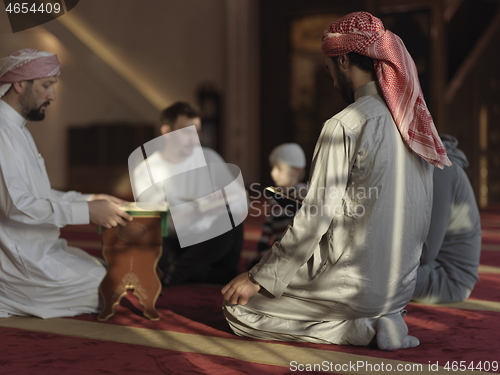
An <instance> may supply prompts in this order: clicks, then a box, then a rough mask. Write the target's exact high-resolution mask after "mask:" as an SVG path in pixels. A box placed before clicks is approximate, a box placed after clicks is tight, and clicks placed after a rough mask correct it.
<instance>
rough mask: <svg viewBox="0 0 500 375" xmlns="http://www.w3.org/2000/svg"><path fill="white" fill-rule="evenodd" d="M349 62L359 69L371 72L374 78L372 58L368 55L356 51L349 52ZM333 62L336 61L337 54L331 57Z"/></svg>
mask: <svg viewBox="0 0 500 375" xmlns="http://www.w3.org/2000/svg"><path fill="white" fill-rule="evenodd" d="M347 56H349V62H350V63H351V64H352V65H355V66H357V67H358V68H359V69H361V70H364V71H365V72H367V73H371V74H372V76H373V78H376V74H375V68H374V66H373V59H372V58H371V57H368V56H364V55H361V54H359V53H357V52H349V53H348V54H347ZM332 59H333V62H335V63H337V59H338V56H335V57H332Z"/></svg>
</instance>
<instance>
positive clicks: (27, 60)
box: [0, 48, 61, 96]
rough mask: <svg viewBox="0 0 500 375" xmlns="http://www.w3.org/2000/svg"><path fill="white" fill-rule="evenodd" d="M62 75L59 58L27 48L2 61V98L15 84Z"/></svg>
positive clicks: (0, 91)
mask: <svg viewBox="0 0 500 375" xmlns="http://www.w3.org/2000/svg"><path fill="white" fill-rule="evenodd" d="M60 74H61V69H60V65H59V60H58V59H57V56H56V55H54V54H53V53H50V52H43V51H38V50H36V49H32V48H25V49H21V50H19V51H16V52H14V53H12V54H11V55H9V56H7V57H4V58H3V59H1V60H0V96H2V95H4V94H5V93H6V92H7V90H8V89H9V88H10V86H11V84H12V83H13V82H19V81H27V80H30V79H38V78H45V77H54V76H58V75H60Z"/></svg>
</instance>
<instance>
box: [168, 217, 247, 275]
mask: <svg viewBox="0 0 500 375" xmlns="http://www.w3.org/2000/svg"><path fill="white" fill-rule="evenodd" d="M242 246H243V224H240V225H238V226H237V227H235V228H233V229H232V230H230V231H228V232H226V233H223V234H221V235H220V236H217V237H215V238H212V239H210V240H207V241H205V242H201V243H198V244H196V245H192V246H187V247H185V248H181V247H180V245H179V240H178V239H177V238H168V237H166V238H164V239H163V255H162V257H161V259H160V261H159V263H158V267H160V269H161V270H162V272H163V281H162V283H163V285H178V284H183V283H210V284H226V283H227V282H229V281H230V280H232V279H233V278H234V277H236V276H237V275H238V274H239V273H240V271H239V269H238V263H239V260H240V254H241V249H242Z"/></svg>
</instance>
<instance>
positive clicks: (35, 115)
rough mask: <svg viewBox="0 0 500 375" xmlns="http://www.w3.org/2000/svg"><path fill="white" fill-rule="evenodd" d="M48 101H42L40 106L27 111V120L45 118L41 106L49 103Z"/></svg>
mask: <svg viewBox="0 0 500 375" xmlns="http://www.w3.org/2000/svg"><path fill="white" fill-rule="evenodd" d="M49 104H50V103H49V102H45V103H43V104H42V105H41V106H40V107H38V108H35V109H32V110H31V111H29V112H28V113H27V114H26V115H25V117H26V120H28V121H42V120H43V119H44V118H45V112H42V106H44V105H45V106H46V105H49Z"/></svg>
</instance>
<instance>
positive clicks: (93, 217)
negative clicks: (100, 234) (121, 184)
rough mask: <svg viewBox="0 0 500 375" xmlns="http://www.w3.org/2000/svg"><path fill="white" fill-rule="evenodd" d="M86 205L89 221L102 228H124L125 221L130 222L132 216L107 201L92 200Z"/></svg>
mask: <svg viewBox="0 0 500 375" xmlns="http://www.w3.org/2000/svg"><path fill="white" fill-rule="evenodd" d="M88 205H89V216H90V221H91V222H93V223H94V224H97V225H101V226H103V227H104V228H108V229H109V228H111V227H116V226H117V225H121V226H125V225H127V221H132V216H130V215H129V214H128V213H126V212H125V211H123V210H120V209H119V208H118V206H117V205H116V204H113V203H111V202H109V201H108V200H93V201H91V202H88Z"/></svg>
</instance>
